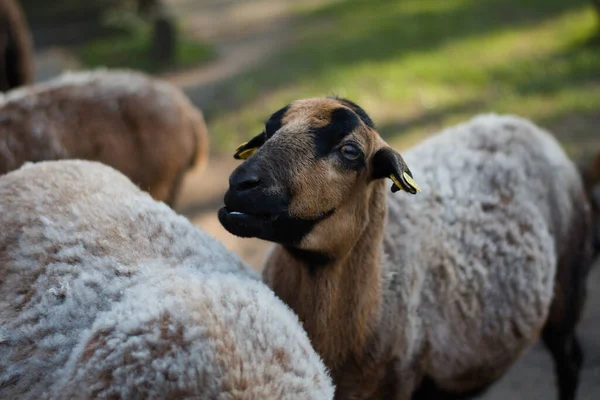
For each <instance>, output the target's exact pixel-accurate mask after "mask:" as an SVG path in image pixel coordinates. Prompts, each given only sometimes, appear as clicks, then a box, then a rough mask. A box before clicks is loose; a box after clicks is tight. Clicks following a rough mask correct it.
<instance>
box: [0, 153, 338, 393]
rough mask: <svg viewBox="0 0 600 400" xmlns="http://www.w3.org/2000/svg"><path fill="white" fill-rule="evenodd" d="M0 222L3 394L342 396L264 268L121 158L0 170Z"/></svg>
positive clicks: (0, 367) (0, 375)
mask: <svg viewBox="0 0 600 400" xmlns="http://www.w3.org/2000/svg"><path fill="white" fill-rule="evenodd" d="M0 226H2V229H0V321H1V322H2V323H1V324H0V398H3V399H17V398H18V399H36V400H37V399H65V398H69V399H92V398H93V399H96V398H111V399H142V398H144V399H158V398H163V399H164V398H202V399H223V400H225V399H227V400H231V399H259V398H260V399H267V398H268V399H319V400H320V399H332V398H333V392H334V388H333V386H332V383H331V379H330V377H329V375H328V373H327V371H326V369H325V367H324V364H323V363H322V361H321V360H320V358H319V356H318V355H317V354H316V352H315V351H314V350H313V349H312V347H311V345H310V342H309V340H308V337H307V335H306V332H305V331H304V330H303V329H302V328H301V326H300V323H299V321H298V318H297V317H296V315H295V314H294V313H293V312H292V311H291V310H290V309H289V308H288V307H287V306H286V305H284V304H283V303H282V302H281V301H280V300H279V299H277V297H275V295H274V293H273V292H272V291H271V290H270V289H269V288H268V287H267V286H266V285H264V284H263V283H262V282H261V281H260V276H259V275H258V274H257V273H255V272H253V271H252V270H251V269H250V267H249V266H247V265H246V263H244V262H243V261H241V260H240V259H239V258H238V257H237V256H236V255H235V254H233V253H231V252H229V251H227V250H226V249H225V247H224V246H223V245H222V244H221V243H219V242H218V241H217V240H216V239H213V238H212V237H210V236H209V235H208V234H206V233H204V232H202V231H201V230H199V229H197V228H195V227H194V226H193V225H191V223H190V222H189V221H188V220H187V219H185V218H184V217H182V216H179V215H177V214H176V213H175V212H174V211H172V210H171V209H170V208H169V207H168V206H166V205H165V204H164V203H158V202H156V201H154V200H153V199H152V198H151V197H150V195H149V194H147V193H144V192H142V191H140V190H139V189H138V188H137V187H136V186H135V185H134V184H133V183H132V182H131V181H130V180H129V179H128V178H126V177H125V176H124V175H123V174H121V173H119V172H118V171H116V170H114V169H113V168H112V167H109V166H106V165H103V164H101V163H98V162H91V161H82V160H66V161H64V160H63V161H45V162H40V163H27V164H25V165H24V166H23V167H22V168H20V169H18V170H16V171H13V172H10V173H8V174H6V175H4V176H2V177H0Z"/></svg>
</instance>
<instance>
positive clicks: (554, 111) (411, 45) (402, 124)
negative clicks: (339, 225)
mask: <svg viewBox="0 0 600 400" xmlns="http://www.w3.org/2000/svg"><path fill="white" fill-rule="evenodd" d="M588 3H589V2H588V0H569V1H564V0H395V1H392V0H347V1H339V2H336V3H333V4H330V5H327V6H323V7H321V8H317V9H312V10H306V9H304V8H303V9H301V10H300V11H299V13H301V14H300V24H299V27H298V31H299V32H300V36H301V38H300V41H299V43H298V44H297V45H296V46H295V47H293V48H289V49H287V50H286V51H284V52H283V53H281V54H278V55H277V56H276V57H274V58H272V59H269V60H265V62H264V63H263V64H262V65H260V66H258V67H257V68H255V69H254V70H253V71H251V72H249V73H247V74H245V75H244V76H242V77H238V78H236V79H234V80H232V81H230V82H228V83H227V84H226V85H225V86H224V87H223V89H222V91H221V92H222V93H224V95H223V102H220V101H219V99H217V100H216V101H215V102H214V103H213V106H212V107H211V108H210V109H207V110H206V115H207V119H208V122H209V125H210V130H211V136H212V137H213V138H214V139H213V141H212V142H213V145H214V146H215V147H216V148H217V150H223V151H232V150H233V148H234V147H235V145H236V144H237V142H239V141H244V140H246V139H248V138H249V137H251V136H252V135H254V134H256V133H258V132H259V131H260V129H261V126H262V123H263V122H264V120H265V119H266V118H267V117H268V116H269V114H270V113H272V112H274V111H275V110H277V109H278V108H280V107H282V106H283V105H284V104H286V103H287V102H289V101H291V100H294V99H297V98H302V97H309V96H325V95H329V94H338V95H341V96H347V97H349V98H351V99H353V100H355V101H356V102H357V103H358V104H360V105H362V106H363V107H364V108H365V109H366V110H367V112H368V113H369V114H370V115H371V116H372V117H373V119H374V120H375V122H376V124H377V125H378V126H379V130H380V132H381V133H382V135H383V136H384V137H385V138H386V139H387V140H388V141H389V142H390V143H391V144H392V145H394V146H396V147H398V148H403V147H405V146H409V145H412V144H414V143H415V142H417V141H419V140H422V139H423V138H424V137H426V136H428V135H430V134H432V133H433V132H436V131H438V130H439V129H441V128H442V127H444V126H448V125H450V124H454V123H457V122H460V121H464V120H466V119H468V118H470V117H471V116H473V115H475V114H477V113H481V112H491V111H494V112H499V113H514V114H518V115H521V116H524V117H528V118H531V119H533V120H534V121H535V122H536V123H538V124H540V125H542V126H544V127H546V128H548V129H550V130H552V131H553V132H554V133H555V134H556V135H557V136H558V138H559V139H560V140H561V141H562V142H563V144H564V145H565V147H566V148H567V150H568V151H569V152H570V153H571V154H572V155H574V156H577V155H579V153H580V152H581V151H582V150H586V149H590V146H592V147H593V146H600V129H598V128H597V126H598V125H599V124H600V45H598V43H597V42H598V40H596V39H597V31H598V21H597V18H596V15H595V14H594V12H593V10H592V8H591V6H590V5H589V4H588Z"/></svg>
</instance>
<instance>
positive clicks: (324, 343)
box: [263, 182, 387, 376]
mask: <svg viewBox="0 0 600 400" xmlns="http://www.w3.org/2000/svg"><path fill="white" fill-rule="evenodd" d="M369 194H370V195H369ZM369 194H367V197H366V198H364V199H362V200H363V201H364V202H365V203H366V205H367V206H366V207H358V209H362V210H364V214H365V215H362V216H360V217H357V218H355V220H356V223H357V224H361V227H360V229H356V230H354V231H353V230H350V231H353V232H356V234H355V237H347V238H344V239H345V241H346V242H347V243H354V245H353V246H348V248H346V249H345V252H344V253H342V254H336V257H335V259H334V261H331V262H330V263H329V264H327V265H319V266H314V265H310V262H308V261H305V262H303V261H300V260H299V259H298V258H297V257H294V255H292V254H291V253H290V252H289V251H288V250H286V249H285V248H284V247H282V246H279V245H278V246H276V248H275V249H274V251H273V252H272V253H271V255H270V257H269V258H268V259H267V262H266V265H265V271H264V273H263V276H264V279H265V282H266V283H267V284H268V285H270V286H271V288H272V289H273V290H274V292H275V293H276V294H277V295H278V296H279V297H280V298H281V299H282V300H283V301H284V302H285V303H286V304H288V305H289V306H290V307H291V308H292V309H293V310H294V311H295V312H296V313H297V314H298V317H299V318H300V320H301V322H302V323H303V326H304V328H305V329H306V331H307V333H308V336H309V337H310V339H311V342H312V344H313V346H314V348H315V350H316V351H317V352H318V353H319V354H320V355H321V357H322V358H323V361H324V362H325V364H326V365H327V366H328V368H329V369H330V370H331V372H332V374H333V375H334V376H335V375H336V371H339V370H340V368H343V365H344V363H346V362H347V361H354V362H359V361H360V359H361V358H363V356H364V354H365V352H366V344H367V343H369V342H370V340H369V339H372V337H373V336H372V334H373V332H374V331H375V330H376V325H377V323H378V320H379V316H380V308H381V287H380V286H381V282H380V265H379V263H380V259H381V252H382V240H383V231H384V224H385V217H386V212H387V206H386V196H385V186H384V184H383V182H375V183H373V184H372V191H371V192H370V193H369Z"/></svg>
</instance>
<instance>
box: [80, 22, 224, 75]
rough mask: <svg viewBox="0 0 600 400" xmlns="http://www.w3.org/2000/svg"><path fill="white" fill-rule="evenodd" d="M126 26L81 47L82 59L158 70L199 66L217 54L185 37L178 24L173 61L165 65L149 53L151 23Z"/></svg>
mask: <svg viewBox="0 0 600 400" xmlns="http://www.w3.org/2000/svg"><path fill="white" fill-rule="evenodd" d="M123 30H124V32H123V33H122V34H119V35H116V36H112V37H103V38H99V39H96V40H94V41H91V42H89V43H86V44H85V45H84V46H82V47H81V48H80V49H79V51H78V56H79V59H80V60H81V61H82V63H83V64H84V65H85V66H86V67H89V68H95V67H107V68H131V69H136V70H141V71H145V72H149V73H156V72H161V71H163V70H166V69H169V70H176V69H183V68H186V67H191V66H198V65H201V64H203V63H205V62H207V61H209V60H212V59H213V57H214V55H215V54H214V50H213V48H212V47H211V46H209V45H208V44H206V43H202V42H198V41H195V40H192V39H189V38H187V37H185V36H184V32H183V31H182V29H181V28H179V29H178V32H177V33H178V35H177V43H176V47H175V59H174V62H173V63H172V64H171V65H162V64H160V63H156V62H154V61H153V60H152V58H151V57H150V56H149V49H150V47H151V40H152V30H151V27H150V25H149V24H146V23H143V22H141V21H136V22H135V23H129V24H128V25H126V26H125V29H123Z"/></svg>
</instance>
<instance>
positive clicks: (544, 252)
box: [382, 114, 587, 389]
mask: <svg viewBox="0 0 600 400" xmlns="http://www.w3.org/2000/svg"><path fill="white" fill-rule="evenodd" d="M403 156H404V159H405V160H406V163H407V165H409V166H410V168H411V171H412V172H413V175H414V178H415V181H416V182H417V183H418V184H419V186H420V187H421V188H422V190H423V191H422V193H419V194H418V195H416V196H405V195H404V196H403V195H392V194H391V195H389V198H388V221H387V226H386V232H385V240H384V253H385V258H384V259H383V267H382V273H383V284H382V289H383V293H384V304H385V305H384V310H397V309H398V307H400V309H402V312H401V313H400V315H402V316H403V317H402V323H401V324H399V325H397V326H402V327H403V328H402V329H403V335H401V337H400V338H399V339H398V340H399V343H400V344H399V345H400V346H403V347H404V349H405V351H404V352H403V353H404V356H405V357H404V359H405V360H406V361H407V363H410V362H411V361H410V360H414V359H415V358H418V359H420V360H421V361H420V362H421V363H422V364H421V365H423V366H424V369H425V371H426V372H427V374H428V375H429V376H431V377H432V378H434V379H435V381H436V382H438V384H440V385H441V386H442V387H445V388H446V389H453V388H456V389H461V388H462V389H464V388H465V386H466V387H468V386H470V385H473V386H474V387H476V386H477V385H478V384H479V383H482V384H484V383H485V382H487V381H489V379H490V378H493V377H494V376H495V377H498V376H500V375H501V374H502V373H503V372H504V371H505V370H506V368H507V367H508V366H509V365H510V364H511V363H512V362H513V361H514V360H515V359H516V358H517V357H518V356H519V355H520V354H521V352H522V351H524V350H525V349H526V348H527V346H529V345H530V344H532V342H534V341H535V340H536V339H537V338H538V336H539V332H540V330H541V329H542V326H543V325H544V323H545V320H546V317H547V315H548V310H549V307H550V304H551V301H552V298H553V290H554V279H555V273H556V267H557V259H558V256H559V254H562V253H563V252H566V251H569V249H566V248H565V244H566V243H568V240H567V239H568V235H569V230H570V229H571V228H572V227H573V226H575V225H576V221H577V220H576V218H577V216H576V215H577V212H576V210H577V209H586V208H587V203H586V201H585V200H584V193H583V188H582V184H581V180H580V178H579V176H578V172H577V169H576V167H575V165H574V164H573V163H572V162H571V161H570V160H569V159H568V157H567V156H566V155H565V153H564V152H563V150H562V149H561V147H560V146H559V144H558V143H557V142H556V140H555V139H554V138H553V137H551V136H550V135H549V134H547V133H546V132H544V131H543V130H541V129H540V128H538V127H536V126H535V125H533V124H531V123H530V122H528V121H526V120H524V119H521V118H518V117H514V116H498V115H495V114H488V115H482V116H478V117H476V118H474V119H472V120H471V121H469V122H467V123H464V124H461V125H458V126H456V127H453V128H451V129H447V130H445V131H443V132H442V133H440V134H438V135H435V136H433V137H431V138H430V139H428V140H425V141H424V142H422V143H421V144H419V145H417V146H416V147H414V148H412V149H410V150H408V151H405V152H403ZM586 212H587V209H586ZM396 322H398V321H396ZM480 379H481V381H480V382H479V380H480Z"/></svg>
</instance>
